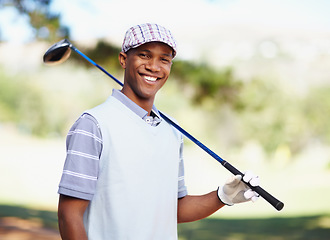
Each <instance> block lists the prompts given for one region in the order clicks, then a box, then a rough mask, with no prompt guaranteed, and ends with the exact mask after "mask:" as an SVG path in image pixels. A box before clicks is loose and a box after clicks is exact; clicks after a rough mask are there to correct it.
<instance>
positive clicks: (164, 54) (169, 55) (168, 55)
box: [140, 49, 173, 58]
mask: <svg viewBox="0 0 330 240" xmlns="http://www.w3.org/2000/svg"><path fill="white" fill-rule="evenodd" d="M140 51H141V52H147V53H152V52H151V51H150V50H148V49H141V50H140ZM161 55H163V56H167V57H172V58H173V50H172V53H171V54H167V53H162V54H161Z"/></svg>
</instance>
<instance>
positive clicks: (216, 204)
mask: <svg viewBox="0 0 330 240" xmlns="http://www.w3.org/2000/svg"><path fill="white" fill-rule="evenodd" d="M223 206H224V204H223V203H222V202H221V201H220V200H219V198H218V195H217V191H213V192H210V193H208V194H205V195H200V196H190V195H188V196H185V197H184V198H181V199H179V200H178V223H184V222H193V221H197V220H200V219H203V218H206V217H208V216H210V215H211V214H213V213H214V212H216V211H217V210H219V209H220V208H222V207H223Z"/></svg>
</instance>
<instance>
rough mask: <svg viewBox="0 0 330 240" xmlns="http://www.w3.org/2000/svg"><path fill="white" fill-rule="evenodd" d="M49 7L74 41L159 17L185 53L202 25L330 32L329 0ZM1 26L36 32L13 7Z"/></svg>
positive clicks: (169, 0)
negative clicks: (60, 18)
mask: <svg viewBox="0 0 330 240" xmlns="http://www.w3.org/2000/svg"><path fill="white" fill-rule="evenodd" d="M51 9H52V10H53V12H56V13H60V14H61V16H62V24H63V25H66V26H68V27H69V28H70V30H71V40H75V41H85V40H89V39H94V38H107V39H111V40H112V41H113V42H115V43H117V44H121V41H122V39H123V37H124V34H125V31H126V30H127V29H128V28H129V27H130V26H132V25H136V24H139V23H143V22H156V23H159V24H161V25H163V26H165V27H167V28H169V29H170V30H171V31H172V33H173V35H174V36H175V37H176V38H177V40H178V43H179V48H180V43H181V46H182V45H184V46H185V47H186V48H189V49H190V50H189V51H185V52H192V51H191V49H196V46H195V45H194V44H195V42H197V39H198V38H199V39H201V41H202V42H203V41H204V39H206V38H207V36H206V35H205V36H204V35H202V34H204V32H201V29H202V30H208V31H209V32H210V31H211V32H212V31H213V30H214V31H221V28H219V25H221V26H232V25H236V26H243V27H251V26H252V27H258V28H259V29H262V30H264V31H269V30H274V29H281V30H291V29H295V30H308V31H327V32H330V14H329V9H330V1H328V0H166V1H164V0H161V1H159V0H139V1H137V0H93V1H90V0H70V1H67V0H53V1H52V5H51ZM195 25H198V26H199V31H198V32H197V31H196V33H195V34H196V37H194V36H195V35H194V33H193V31H194V29H193V28H192V26H195ZM215 26H217V27H215ZM0 30H1V32H0V34H1V36H2V39H4V40H7V41H11V42H27V41H28V40H29V39H31V37H32V36H33V34H32V29H31V28H30V27H29V26H28V24H27V21H26V19H25V18H24V17H22V16H19V15H18V14H17V12H15V11H14V9H13V8H6V9H0ZM188 33H189V34H188ZM224 34H225V33H224ZM187 38H190V39H187ZM191 38H193V39H191ZM189 40H190V43H189ZM193 41H195V42H194V43H193V44H192V43H191V42H193ZM189 44H190V45H191V46H190V47H189ZM187 46H188V47H187ZM180 49H181V50H183V49H182V48H180Z"/></svg>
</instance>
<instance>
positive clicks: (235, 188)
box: [218, 171, 259, 206]
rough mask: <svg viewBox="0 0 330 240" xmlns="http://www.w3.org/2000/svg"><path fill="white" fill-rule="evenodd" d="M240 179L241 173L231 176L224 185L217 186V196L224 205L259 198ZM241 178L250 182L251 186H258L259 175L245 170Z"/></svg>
mask: <svg viewBox="0 0 330 240" xmlns="http://www.w3.org/2000/svg"><path fill="white" fill-rule="evenodd" d="M241 180H242V176H241V175H236V176H232V177H231V178H229V179H228V180H227V181H226V183H225V185H223V186H220V187H219V188H218V197H219V199H220V201H221V202H223V203H224V204H226V205H229V206H233V205H234V204H236V203H242V202H248V201H252V202H255V201H257V200H258V198H259V194H257V193H256V192H254V191H252V189H251V188H249V187H248V186H247V185H246V184H245V183H244V182H243V181H241ZM243 180H244V181H245V182H247V183H250V184H251V185H252V186H253V187H256V186H259V177H258V176H255V175H253V173H252V172H250V171H247V172H245V174H244V176H243Z"/></svg>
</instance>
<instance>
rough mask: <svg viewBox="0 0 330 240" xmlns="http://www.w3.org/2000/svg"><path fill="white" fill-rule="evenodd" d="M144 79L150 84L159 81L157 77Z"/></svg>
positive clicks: (145, 77)
mask: <svg viewBox="0 0 330 240" xmlns="http://www.w3.org/2000/svg"><path fill="white" fill-rule="evenodd" d="M144 79H145V80H147V81H149V82H156V80H157V78H156V77H150V76H144Z"/></svg>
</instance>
